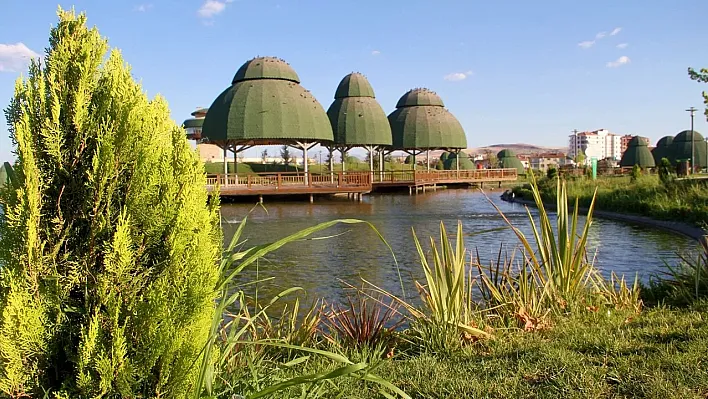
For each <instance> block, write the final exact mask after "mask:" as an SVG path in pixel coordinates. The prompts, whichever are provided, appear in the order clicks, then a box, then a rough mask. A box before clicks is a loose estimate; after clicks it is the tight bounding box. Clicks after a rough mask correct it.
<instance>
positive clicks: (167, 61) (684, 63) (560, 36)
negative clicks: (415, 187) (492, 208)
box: [0, 0, 708, 160]
mask: <svg viewBox="0 0 708 399" xmlns="http://www.w3.org/2000/svg"><path fill="white" fill-rule="evenodd" d="M31 3H32V5H31V6H28V2H21V1H19V0H2V2H1V3H0V11H2V15H3V23H2V24H1V25H0V107H2V108H3V109H4V108H5V107H6V106H7V104H8V102H9V99H10V98H11V96H12V92H13V85H14V80H15V79H16V78H17V77H18V76H19V75H20V73H21V72H22V71H24V70H25V69H26V68H25V67H24V65H22V64H23V60H24V59H25V58H23V56H25V55H27V54H31V52H35V53H42V52H43V51H44V48H45V47H46V46H47V41H48V33H49V29H50V26H51V25H52V24H54V23H55V22H56V9H57V3H56V0H55V1H44V0H33V1H32V2H31ZM60 4H61V5H62V6H63V7H65V8H67V7H71V6H74V7H75V8H76V10H77V11H86V12H87V14H88V17H89V24H90V25H96V26H98V28H99V30H100V32H101V34H102V35H104V36H105V37H107V38H108V39H109V44H110V45H111V46H113V47H118V48H120V49H122V51H123V55H124V57H125V59H126V60H127V61H128V62H129V63H130V64H131V65H132V67H133V73H134V75H135V77H136V78H137V79H139V80H141V81H142V82H143V86H144V88H145V90H146V91H147V92H148V94H149V95H150V96H154V95H155V94H158V93H159V94H161V95H163V96H164V97H165V98H166V99H167V101H168V102H169V104H170V107H171V110H172V116H173V118H174V119H175V121H177V122H181V121H182V120H184V119H185V118H186V117H188V116H189V113H190V112H191V111H192V110H194V109H195V108H196V107H197V106H209V105H210V104H211V102H212V101H213V99H214V98H215V97H216V96H217V95H218V94H219V93H220V92H221V91H222V90H223V89H224V88H226V87H227V86H228V85H229V83H230V82H231V78H232V77H233V75H234V73H235V72H236V70H237V69H238V68H239V66H240V65H241V64H243V62H245V61H246V60H248V59H250V58H252V57H254V56H258V55H261V56H263V55H273V56H278V57H280V58H283V59H285V60H287V61H288V62H289V63H290V64H291V65H292V66H293V67H294V68H295V70H296V71H297V72H298V74H299V75H300V78H301V80H302V85H303V86H304V87H305V88H307V89H309V90H311V91H312V92H313V94H314V95H315V96H316V97H317V99H318V100H319V101H320V102H321V103H322V105H323V107H324V108H325V109H326V108H327V107H329V105H330V103H331V102H332V98H333V95H334V90H335V88H336V86H337V84H338V83H339V80H340V79H341V78H342V77H343V76H344V75H346V74H347V73H349V72H352V71H359V72H362V73H364V74H365V75H367V77H368V78H369V80H370V82H371V83H372V85H373V87H374V90H375V91H376V94H377V98H378V99H379V101H380V102H381V104H382V106H383V108H384V110H385V111H386V112H390V111H392V110H393V109H394V106H395V103H396V101H397V99H398V98H399V97H400V96H401V95H402V94H403V93H404V92H405V91H407V90H408V89H411V88H414V87H428V88H430V89H432V90H435V91H437V92H438V93H439V94H440V95H441V96H442V98H443V100H444V101H445V104H446V106H447V107H448V108H449V109H450V111H451V112H452V113H453V114H455V115H456V116H457V117H458V119H459V120H460V122H461V123H462V125H463V127H464V128H465V131H466V132H467V139H468V144H469V146H470V147H476V146H482V145H488V144H496V143H514V142H524V143H533V144H538V145H545V146H564V145H566V144H567V136H568V134H569V133H570V131H571V130H572V129H579V130H594V129H599V128H607V129H610V130H611V131H613V132H616V133H622V134H624V133H630V134H640V135H644V136H648V137H650V138H651V139H652V140H653V141H655V140H657V139H659V138H660V137H661V136H664V135H667V134H675V133H677V132H678V131H680V130H683V129H687V128H688V127H689V117H688V114H687V113H686V112H685V111H684V110H685V109H686V108H687V107H690V106H695V107H697V108H700V109H701V110H702V109H703V105H702V101H701V96H700V94H701V91H702V90H708V85H701V84H698V83H696V82H692V81H690V80H689V79H688V77H687V74H686V68H687V67H689V66H693V67H708V52H706V51H705V48H706V42H708V24H705V16H706V15H708V2H707V1H705V0H683V1H676V2H671V1H659V0H656V1H638V0H624V1H616V0H598V1H591V2H578V1H567V0H546V1H537V2H529V1H525V0H512V1H505V2H501V1H471V0H470V1H444V0H438V1H435V2H431V1H417V0H408V1H399V0H395V1H394V0H389V1H381V0H378V1H370V0H358V1H325V0H321V1H294V0H291V1H287V0H258V1H247V0H206V1H205V0H190V1H187V0H138V1H132V2H131V1H120V2H118V1H110V2H108V1H97V0H93V1H88V0H87V1H80V0H76V1H74V2H73V3H69V2H64V1H62V2H61V3H60ZM707 125H708V124H707V123H706V121H705V118H704V117H703V116H702V113H701V112H699V113H698V114H697V117H696V130H697V131H704V132H707V133H708V129H707V127H708V126H707ZM10 151H11V149H10V140H9V139H8V133H7V126H6V124H5V121H4V119H3V121H2V123H0V160H6V159H9V158H10V157H11V156H12V155H11V152H10Z"/></svg>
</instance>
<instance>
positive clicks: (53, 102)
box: [0, 10, 221, 398]
mask: <svg viewBox="0 0 708 399" xmlns="http://www.w3.org/2000/svg"><path fill="white" fill-rule="evenodd" d="M107 50H108V46H107V43H106V41H105V40H104V39H103V38H101V36H100V35H99V33H98V31H97V30H96V29H88V28H87V27H86V17H85V16H84V15H83V14H82V15H79V16H76V15H75V14H74V13H73V12H64V11H62V10H60V11H59V23H58V25H57V26H56V27H54V28H53V29H52V30H51V36H50V45H49V48H48V49H47V52H46V57H45V62H44V64H43V65H42V64H40V63H39V62H37V61H35V62H33V63H32V64H31V66H30V70H29V75H28V78H27V79H26V80H24V81H23V80H20V81H18V82H17V84H16V88H15V97H14V98H13V99H12V101H11V103H10V106H9V108H8V110H7V111H6V114H7V119H8V125H9V127H10V134H11V137H12V139H13V142H15V143H16V146H17V147H16V154H17V157H18V158H17V164H16V166H15V170H14V173H15V174H16V176H17V180H16V182H14V183H13V185H12V186H11V187H8V188H6V189H3V190H1V191H0V203H2V207H3V208H4V210H5V215H4V217H3V218H2V220H1V221H0V264H2V265H3V269H2V283H1V284H2V285H1V288H0V391H2V392H3V394H4V395H6V396H10V397H21V396H31V397H42V396H44V395H45V394H48V393H51V395H53V396H55V397H62V398H65V397H157V396H164V397H174V398H179V397H186V396H187V393H188V392H189V391H190V390H191V389H192V388H193V386H194V385H195V381H196V380H197V378H198V377H197V373H198V370H197V369H196V368H194V367H193V365H194V363H195V362H196V361H198V360H199V358H200V356H201V355H200V354H201V351H202V349H203V344H204V342H206V340H207V336H208V334H209V330H210V321H211V318H212V315H213V313H214V299H215V285H216V282H217V278H218V271H217V268H216V261H217V257H218V255H219V252H220V246H221V233H220V229H219V216H218V213H217V207H216V206H215V204H214V203H213V202H212V203H211V205H209V201H208V198H207V194H206V192H205V190H204V185H205V176H204V172H203V166H202V164H201V163H200V161H199V159H198V158H197V156H196V154H195V153H194V151H192V150H191V149H190V147H189V145H188V144H187V141H186V138H185V134H184V131H183V130H182V129H180V128H178V127H177V126H176V125H175V124H174V122H173V121H172V120H171V118H170V114H169V110H168V108H167V104H166V103H165V101H164V100H163V99H161V98H156V99H153V100H148V98H147V97H146V96H145V94H144V93H143V91H142V89H141V87H140V85H139V84H137V83H136V82H135V81H134V80H133V79H132V77H131V74H130V69H129V68H128V66H127V65H126V64H125V63H124V61H123V59H122V58H121V55H120V53H119V52H118V51H112V52H111V53H110V55H109V56H108V57H106V51H107Z"/></svg>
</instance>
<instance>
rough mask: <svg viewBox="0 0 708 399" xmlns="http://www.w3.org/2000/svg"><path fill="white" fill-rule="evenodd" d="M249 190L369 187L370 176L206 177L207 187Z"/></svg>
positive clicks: (341, 174)
mask: <svg viewBox="0 0 708 399" xmlns="http://www.w3.org/2000/svg"><path fill="white" fill-rule="evenodd" d="M216 185H219V186H221V187H238V188H241V189H251V188H258V189H263V188H273V189H276V190H277V189H284V188H306V187H371V174H370V173H368V172H334V173H327V174H312V173H308V174H307V175H305V174H304V173H297V172H281V173H262V174H257V175H254V174H239V175H235V174H233V173H229V174H228V175H223V174H216V175H207V186H208V187H213V186H216Z"/></svg>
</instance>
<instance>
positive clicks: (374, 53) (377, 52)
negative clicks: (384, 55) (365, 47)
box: [371, 50, 381, 55]
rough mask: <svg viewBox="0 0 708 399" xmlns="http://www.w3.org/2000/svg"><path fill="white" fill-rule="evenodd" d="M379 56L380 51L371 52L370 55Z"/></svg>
mask: <svg viewBox="0 0 708 399" xmlns="http://www.w3.org/2000/svg"><path fill="white" fill-rule="evenodd" d="M379 54H381V51H379V50H374V51H372V52H371V55H379Z"/></svg>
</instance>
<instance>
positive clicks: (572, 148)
mask: <svg viewBox="0 0 708 399" xmlns="http://www.w3.org/2000/svg"><path fill="white" fill-rule="evenodd" d="M578 153H582V154H584V155H585V162H586V163H587V162H589V161H590V159H591V158H593V157H594V158H597V160H598V161H599V160H602V159H605V158H612V159H615V160H619V159H621V158H622V136H620V135H618V134H614V133H610V131H609V130H607V129H600V130H595V131H592V132H581V133H578V134H577V135H576V134H571V135H570V140H569V145H568V155H569V156H570V157H571V158H573V159H575V157H576V156H577V155H578Z"/></svg>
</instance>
